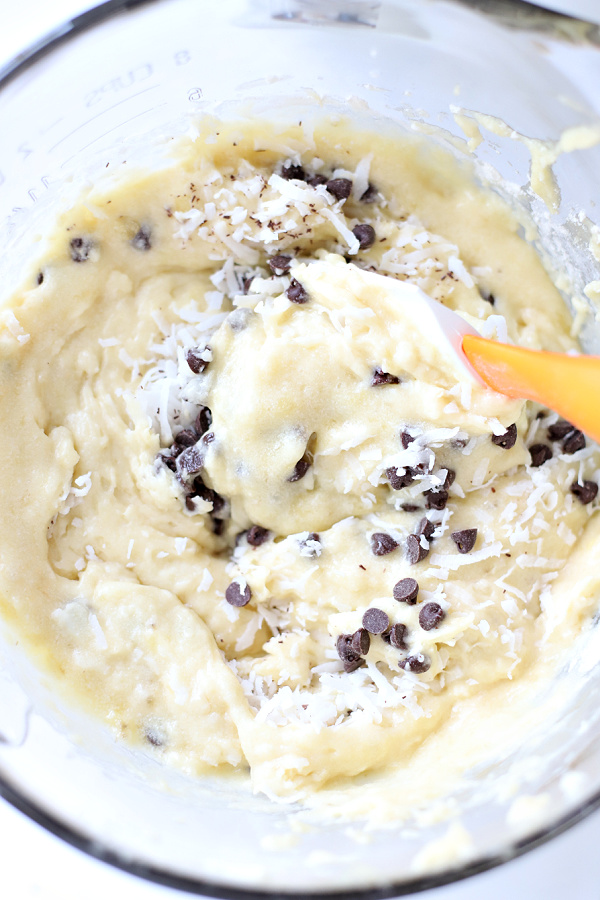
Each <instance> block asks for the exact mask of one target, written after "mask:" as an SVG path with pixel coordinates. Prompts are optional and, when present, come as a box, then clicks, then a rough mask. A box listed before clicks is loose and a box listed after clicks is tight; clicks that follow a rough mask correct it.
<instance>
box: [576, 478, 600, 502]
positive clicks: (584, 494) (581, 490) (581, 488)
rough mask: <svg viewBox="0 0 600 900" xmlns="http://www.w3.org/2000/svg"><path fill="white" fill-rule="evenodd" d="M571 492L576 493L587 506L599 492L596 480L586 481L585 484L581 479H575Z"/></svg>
mask: <svg viewBox="0 0 600 900" xmlns="http://www.w3.org/2000/svg"><path fill="white" fill-rule="evenodd" d="M571 493H572V494H575V496H576V497H577V498H578V500H580V501H581V503H583V504H584V506H585V505H586V504H587V503H591V502H592V500H595V498H596V494H597V493H598V485H597V484H596V482H595V481H584V482H583V484H582V483H581V482H579V481H574V482H573V484H572V485H571Z"/></svg>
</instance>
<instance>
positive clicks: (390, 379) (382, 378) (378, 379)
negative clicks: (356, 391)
mask: <svg viewBox="0 0 600 900" xmlns="http://www.w3.org/2000/svg"><path fill="white" fill-rule="evenodd" d="M371 384H372V385H373V386H374V387H375V386H376V385H378V384H400V379H399V378H398V377H397V376H396V375H390V373H389V372H384V371H383V369H380V368H379V366H378V367H377V368H376V369H375V371H374V372H373V378H372V379H371Z"/></svg>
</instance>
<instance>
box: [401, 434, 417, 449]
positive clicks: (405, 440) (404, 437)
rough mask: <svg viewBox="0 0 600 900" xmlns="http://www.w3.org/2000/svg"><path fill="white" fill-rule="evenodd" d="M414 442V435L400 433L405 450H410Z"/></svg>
mask: <svg viewBox="0 0 600 900" xmlns="http://www.w3.org/2000/svg"><path fill="white" fill-rule="evenodd" d="M413 441H414V437H413V436H412V434H409V433H408V431H402V432H400V442H401V444H402V446H403V447H404V449H405V450H406V449H407V448H408V445H409V444H412V442H413Z"/></svg>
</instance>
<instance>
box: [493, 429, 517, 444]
mask: <svg viewBox="0 0 600 900" xmlns="http://www.w3.org/2000/svg"><path fill="white" fill-rule="evenodd" d="M516 443H517V426H516V425H514V424H513V425H509V426H508V428H507V429H506V431H505V432H504V434H493V435H492V444H496V446H497V447H502V449H503V450H510V448H511V447H514V446H515V444H516Z"/></svg>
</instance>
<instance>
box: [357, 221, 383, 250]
mask: <svg viewBox="0 0 600 900" xmlns="http://www.w3.org/2000/svg"><path fill="white" fill-rule="evenodd" d="M352 234H353V235H354V237H355V238H356V239H357V240H358V246H359V248H360V249H361V250H368V249H369V247H372V246H373V244H374V243H375V238H376V237H377V235H376V234H375V229H374V228H373V226H372V225H355V226H354V228H353V229H352Z"/></svg>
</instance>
